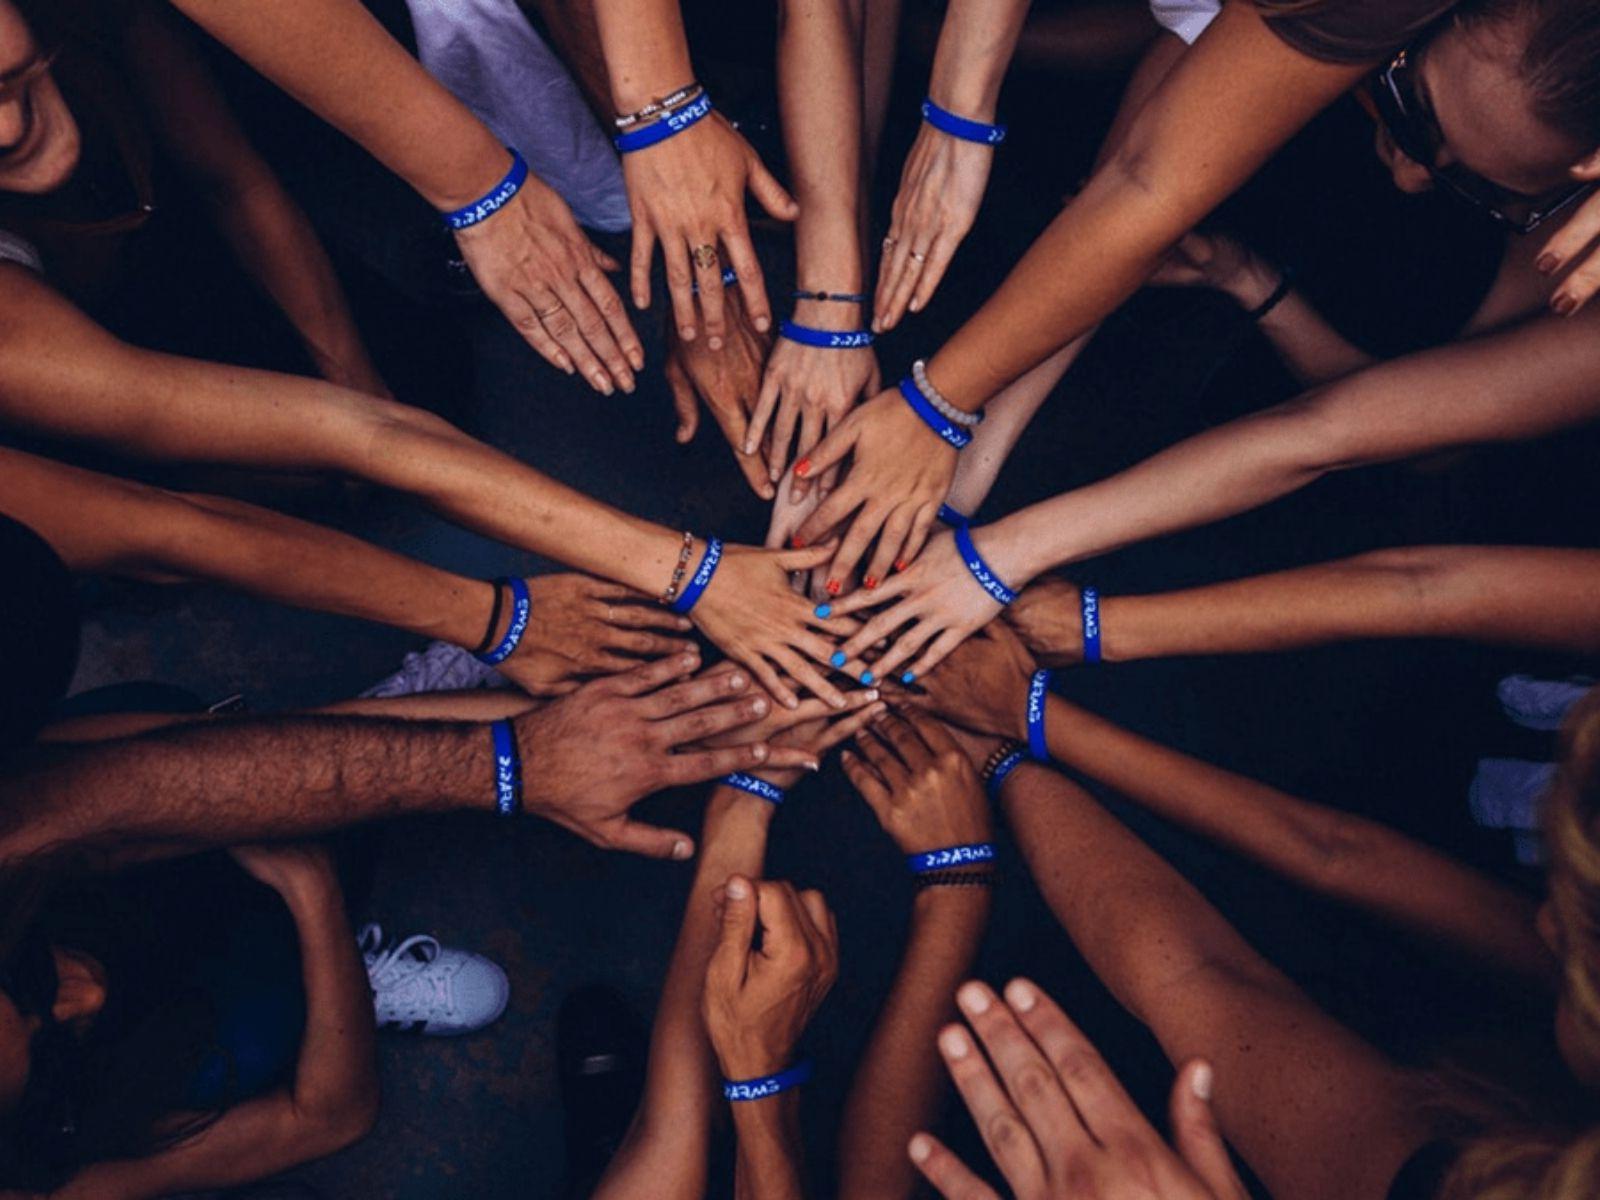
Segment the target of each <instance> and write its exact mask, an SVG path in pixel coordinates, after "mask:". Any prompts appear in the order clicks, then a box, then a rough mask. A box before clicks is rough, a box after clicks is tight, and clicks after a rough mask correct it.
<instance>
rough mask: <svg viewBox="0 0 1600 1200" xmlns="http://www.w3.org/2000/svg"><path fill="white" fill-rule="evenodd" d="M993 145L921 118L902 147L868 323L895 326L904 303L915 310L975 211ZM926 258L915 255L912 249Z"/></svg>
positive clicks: (930, 293) (941, 273)
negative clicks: (911, 139) (905, 151)
mask: <svg viewBox="0 0 1600 1200" xmlns="http://www.w3.org/2000/svg"><path fill="white" fill-rule="evenodd" d="M993 166H994V147H992V146H985V145H980V144H979V143H977V142H966V141H962V140H961V139H960V138H954V137H951V136H950V135H949V134H948V133H941V132H940V131H939V130H937V129H935V128H934V127H933V126H932V125H929V124H928V123H927V122H923V125H922V128H921V129H920V130H919V131H918V132H917V140H916V141H915V142H913V143H912V144H911V153H910V154H908V155H906V165H905V167H904V168H903V169H902V170H901V172H900V191H899V193H898V194H897V195H896V196H895V198H894V209H893V211H892V215H891V217H890V221H889V236H888V237H886V238H885V239H884V243H883V263H882V265H881V266H880V267H879V268H878V296H877V303H876V304H875V306H874V308H873V314H872V328H873V329H874V330H877V331H878V332H880V333H881V332H882V331H884V330H886V329H893V328H894V327H895V326H896V325H898V324H899V323H900V318H901V317H903V316H904V315H905V312H906V308H907V307H908V303H907V302H908V301H909V307H910V309H911V311H912V312H921V311H922V309H923V307H924V306H925V305H926V304H927V303H928V301H929V300H931V299H932V298H933V293H934V289H935V288H937V287H938V286H939V282H940V280H942V279H943V278H944V272H945V268H946V267H948V266H949V265H950V259H951V258H952V257H953V256H954V254H955V252H956V247H957V246H959V245H960V244H961V239H962V238H964V237H966V236H967V233H968V231H969V230H971V228H972V223H973V221H974V220H976V219H977V216H978V206H979V205H980V204H982V203H983V192H984V189H985V188H986V187H988V186H989V171H990V169H991V168H992V167H993ZM915 254H920V255H922V256H923V259H924V260H925V261H921V262H919V261H918V260H917V259H916V258H915V257H914V255H915Z"/></svg>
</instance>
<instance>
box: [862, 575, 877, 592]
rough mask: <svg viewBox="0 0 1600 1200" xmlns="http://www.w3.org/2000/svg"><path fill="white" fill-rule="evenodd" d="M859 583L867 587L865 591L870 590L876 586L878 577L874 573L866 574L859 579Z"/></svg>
mask: <svg viewBox="0 0 1600 1200" xmlns="http://www.w3.org/2000/svg"><path fill="white" fill-rule="evenodd" d="M861 584H862V586H863V587H865V588H866V589H867V591H869V592H870V591H871V590H872V589H873V588H875V587H877V586H878V577H877V576H876V575H868V576H867V577H866V578H865V579H863V580H862V581H861Z"/></svg>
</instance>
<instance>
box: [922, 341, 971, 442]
mask: <svg viewBox="0 0 1600 1200" xmlns="http://www.w3.org/2000/svg"><path fill="white" fill-rule="evenodd" d="M911 379H912V381H913V382H914V383H915V384H916V385H917V390H918V391H920V392H921V393H922V394H923V396H925V397H926V398H927V401H928V403H929V404H931V405H933V407H934V408H936V409H938V410H939V415H940V416H942V417H944V418H945V419H946V420H949V421H954V422H955V423H956V424H957V425H963V426H965V427H966V428H968V429H971V428H972V427H973V426H974V425H979V424H981V423H982V422H983V412H982V410H981V409H980V410H979V411H978V412H975V413H969V412H967V411H966V409H963V408H957V407H956V406H955V405H954V404H951V403H950V401H948V400H946V399H945V398H944V393H943V392H941V391H940V390H939V389H938V388H936V387H934V386H933V380H931V379H929V378H928V364H927V362H926V361H924V360H923V359H920V358H919V359H917V361H916V362H914V363H912V364H911Z"/></svg>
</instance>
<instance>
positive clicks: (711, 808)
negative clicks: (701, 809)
mask: <svg viewBox="0 0 1600 1200" xmlns="http://www.w3.org/2000/svg"><path fill="white" fill-rule="evenodd" d="M746 774H749V775H754V776H756V778H758V779H765V780H766V781H767V782H768V783H771V784H772V785H773V786H774V787H779V788H789V787H791V786H793V783H792V782H790V781H780V780H779V779H777V778H776V776H779V775H782V774H784V772H780V771H763V772H756V771H748V772H746ZM794 782H798V780H796V781H794ZM777 812H778V806H777V805H776V804H774V803H772V801H770V800H763V799H762V798H761V797H760V796H755V795H752V794H751V793H749V792H746V791H744V790H742V789H740V788H736V787H730V786H729V785H728V784H726V783H718V784H717V786H716V787H715V788H713V789H712V792H711V801H710V803H709V804H708V805H707V806H706V825H707V827H708V828H709V827H710V826H712V825H713V824H714V825H717V826H719V827H734V826H737V827H744V828H757V829H760V830H765V829H766V828H767V827H768V826H769V825H771V824H772V818H773V817H774V816H776V815H777Z"/></svg>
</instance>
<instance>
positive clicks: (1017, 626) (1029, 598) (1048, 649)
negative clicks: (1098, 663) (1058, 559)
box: [1005, 576, 1083, 667]
mask: <svg viewBox="0 0 1600 1200" xmlns="http://www.w3.org/2000/svg"><path fill="white" fill-rule="evenodd" d="M1005 620H1006V624H1007V625H1009V626H1010V627H1011V628H1012V629H1013V630H1015V631H1016V633H1017V636H1018V637H1020V638H1021V639H1022V644H1023V645H1024V646H1026V647H1027V648H1028V652H1029V653H1030V654H1032V655H1033V656H1034V658H1036V659H1038V660H1039V661H1040V662H1041V663H1043V664H1044V665H1045V666H1047V667H1075V666H1077V665H1078V664H1079V663H1081V662H1082V661H1083V593H1082V592H1081V591H1080V590H1079V588H1078V585H1077V584H1075V583H1072V582H1070V581H1068V580H1065V579H1061V578H1059V577H1057V576H1050V577H1047V578H1044V579H1038V580H1035V581H1034V582H1033V583H1030V584H1029V585H1028V586H1027V587H1026V588H1024V589H1023V591H1022V592H1021V594H1020V595H1018V596H1017V598H1016V600H1014V601H1013V602H1012V604H1011V607H1010V608H1008V609H1006V611H1005Z"/></svg>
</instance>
